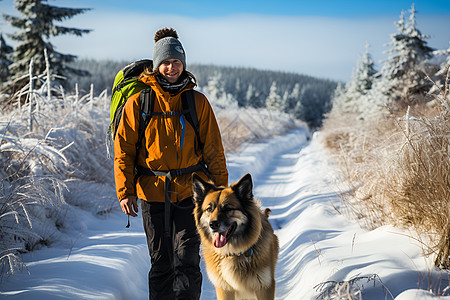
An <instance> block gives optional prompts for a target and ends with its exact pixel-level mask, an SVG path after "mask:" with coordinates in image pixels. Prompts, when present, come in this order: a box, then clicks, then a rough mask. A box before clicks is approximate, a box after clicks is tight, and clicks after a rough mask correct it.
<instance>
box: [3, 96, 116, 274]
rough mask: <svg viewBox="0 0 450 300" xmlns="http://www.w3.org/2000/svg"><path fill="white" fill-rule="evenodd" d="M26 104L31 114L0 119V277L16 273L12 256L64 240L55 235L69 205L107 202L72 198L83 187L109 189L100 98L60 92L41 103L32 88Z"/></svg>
mask: <svg viewBox="0 0 450 300" xmlns="http://www.w3.org/2000/svg"><path fill="white" fill-rule="evenodd" d="M30 97H31V96H30ZM15 100H16V101H15V103H17V99H15ZM32 100H33V101H32V105H33V106H32V107H31V112H32V114H31V115H30V114H29V112H30V109H29V106H30V104H29V103H28V104H26V105H25V106H24V105H23V104H22V105H20V106H16V108H13V109H11V105H10V106H9V111H7V112H6V113H4V114H3V115H1V116H0V139H1V142H0V164H1V165H2V168H0V263H1V266H2V269H1V270H2V273H1V275H2V277H3V276H4V275H7V274H13V272H14V270H16V269H21V268H22V267H23V265H22V263H21V260H20V253H23V252H26V251H30V250H33V249H36V248H39V247H42V246H49V245H51V244H52V243H53V242H56V241H60V240H61V239H64V234H63V233H62V231H60V230H61V229H64V228H66V227H69V228H70V227H71V226H73V224H72V223H73V222H74V220H73V219H70V218H69V220H66V218H67V216H70V215H71V213H70V206H71V205H76V206H78V207H81V208H85V209H88V210H91V211H92V212H93V213H98V212H104V211H105V210H107V208H108V207H109V208H110V207H111V205H112V203H115V202H114V200H115V199H112V198H111V197H110V198H108V197H103V198H102V197H101V195H100V196H97V198H96V199H95V200H96V201H95V205H93V203H92V202H93V201H92V199H91V198H88V197H86V200H84V201H81V202H80V199H78V198H77V197H73V193H74V192H76V187H77V186H80V185H82V183H83V182H88V181H92V182H98V183H102V182H103V183H104V184H107V185H109V186H110V187H112V186H113V176H111V173H112V161H111V160H107V159H106V150H105V146H104V136H105V131H106V126H107V125H108V123H107V122H108V121H107V120H108V118H109V115H108V113H109V112H108V110H107V109H105V107H106V106H105V101H106V100H107V99H105V98H103V97H102V98H92V97H91V98H89V97H84V98H80V99H78V97H77V96H69V97H66V96H65V95H64V94H62V95H61V96H58V97H57V96H54V95H53V96H52V97H51V98H50V99H49V98H48V95H46V93H45V91H44V90H40V91H37V90H35V91H33V95H32ZM12 103H14V102H12ZM30 116H31V117H32V121H33V123H34V126H33V130H32V131H31V132H30V131H29V129H30V127H29V124H30V122H29V121H30V120H29V118H30Z"/></svg>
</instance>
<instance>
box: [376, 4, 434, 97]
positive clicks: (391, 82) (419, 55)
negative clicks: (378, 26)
mask: <svg viewBox="0 0 450 300" xmlns="http://www.w3.org/2000/svg"><path fill="white" fill-rule="evenodd" d="M409 20H410V22H409V23H408V24H405V21H404V12H402V14H401V16H400V20H399V21H398V22H397V27H398V32H397V33H396V34H393V35H391V42H390V43H389V45H390V46H391V47H392V48H391V49H390V50H388V53H390V54H392V55H391V56H390V57H389V58H388V59H387V61H386V62H385V63H384V65H383V67H382V69H381V80H380V82H379V84H378V85H377V89H379V91H380V92H381V95H379V96H381V97H380V99H383V100H382V101H383V102H385V103H386V102H390V101H391V102H398V101H399V100H400V99H402V98H403V97H405V96H407V95H408V94H412V93H413V94H415V93H419V92H420V91H423V90H426V89H427V88H429V82H428V81H427V80H426V76H425V73H424V71H423V70H424V68H425V66H424V64H426V62H427V60H428V59H430V58H431V57H432V56H433V50H434V49H432V48H430V47H428V46H427V42H426V41H425V39H427V38H429V36H428V35H424V34H422V33H421V32H420V31H419V30H418V29H417V27H416V10H415V8H414V4H413V5H412V7H411V10H410V17H409Z"/></svg>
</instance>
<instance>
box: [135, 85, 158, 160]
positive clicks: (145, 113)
mask: <svg viewBox="0 0 450 300" xmlns="http://www.w3.org/2000/svg"><path fill="white" fill-rule="evenodd" d="M139 102H140V111H139V130H138V141H137V144H136V159H137V153H138V151H139V148H140V147H141V144H142V139H143V138H144V133H145V129H146V128H147V126H148V123H149V122H150V119H151V118H152V114H153V106H154V103H155V93H154V92H153V90H152V89H151V88H148V89H145V90H142V91H141V93H140V95H139Z"/></svg>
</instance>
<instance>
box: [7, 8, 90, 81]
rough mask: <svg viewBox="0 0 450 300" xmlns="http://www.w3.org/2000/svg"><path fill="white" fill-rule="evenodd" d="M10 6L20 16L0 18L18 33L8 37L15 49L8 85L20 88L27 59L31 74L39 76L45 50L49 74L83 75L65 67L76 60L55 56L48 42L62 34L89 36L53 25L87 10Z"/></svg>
mask: <svg viewBox="0 0 450 300" xmlns="http://www.w3.org/2000/svg"><path fill="white" fill-rule="evenodd" d="M14 3H15V8H16V9H17V10H18V11H19V12H20V13H21V14H22V16H21V17H16V16H11V15H3V17H4V18H5V20H6V22H8V23H9V24H10V25H11V26H13V27H15V28H18V30H19V31H18V32H16V33H14V34H12V35H11V38H12V39H13V40H15V41H17V42H18V45H17V46H16V47H15V49H14V55H13V58H12V60H13V63H12V64H11V65H10V68H9V71H10V73H11V74H12V81H11V82H10V85H12V84H15V85H16V86H17V85H18V86H20V85H21V84H23V83H22V82H21V80H20V78H21V77H23V76H24V75H26V74H27V73H28V69H29V64H30V60H31V59H33V63H34V70H35V74H41V73H42V72H43V71H44V70H45V68H46V66H45V57H44V49H47V53H48V56H49V62H50V69H51V73H53V74H57V75H63V76H65V75H69V74H71V73H73V74H79V75H82V74H86V72H85V71H82V70H78V69H75V68H72V67H69V66H68V63H70V62H72V61H74V59H75V58H76V56H74V55H70V54H62V53H60V52H57V51H56V50H55V48H54V47H53V45H52V44H51V43H50V41H49V39H50V37H54V36H59V35H63V34H73V35H76V36H82V35H83V34H86V33H89V32H90V31H91V30H88V29H77V28H69V27H63V26H60V25H57V24H55V23H56V22H61V21H63V20H66V19H70V18H72V17H74V16H75V15H78V14H81V13H84V12H86V11H87V10H89V9H87V8H66V7H56V6H52V5H49V4H47V1H45V0H14ZM14 81H16V82H14Z"/></svg>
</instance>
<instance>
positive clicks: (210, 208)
mask: <svg viewBox="0 0 450 300" xmlns="http://www.w3.org/2000/svg"><path fill="white" fill-rule="evenodd" d="M213 210H214V208H213V207H212V206H208V208H207V209H206V211H207V212H209V213H210V212H212V211H213Z"/></svg>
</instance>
